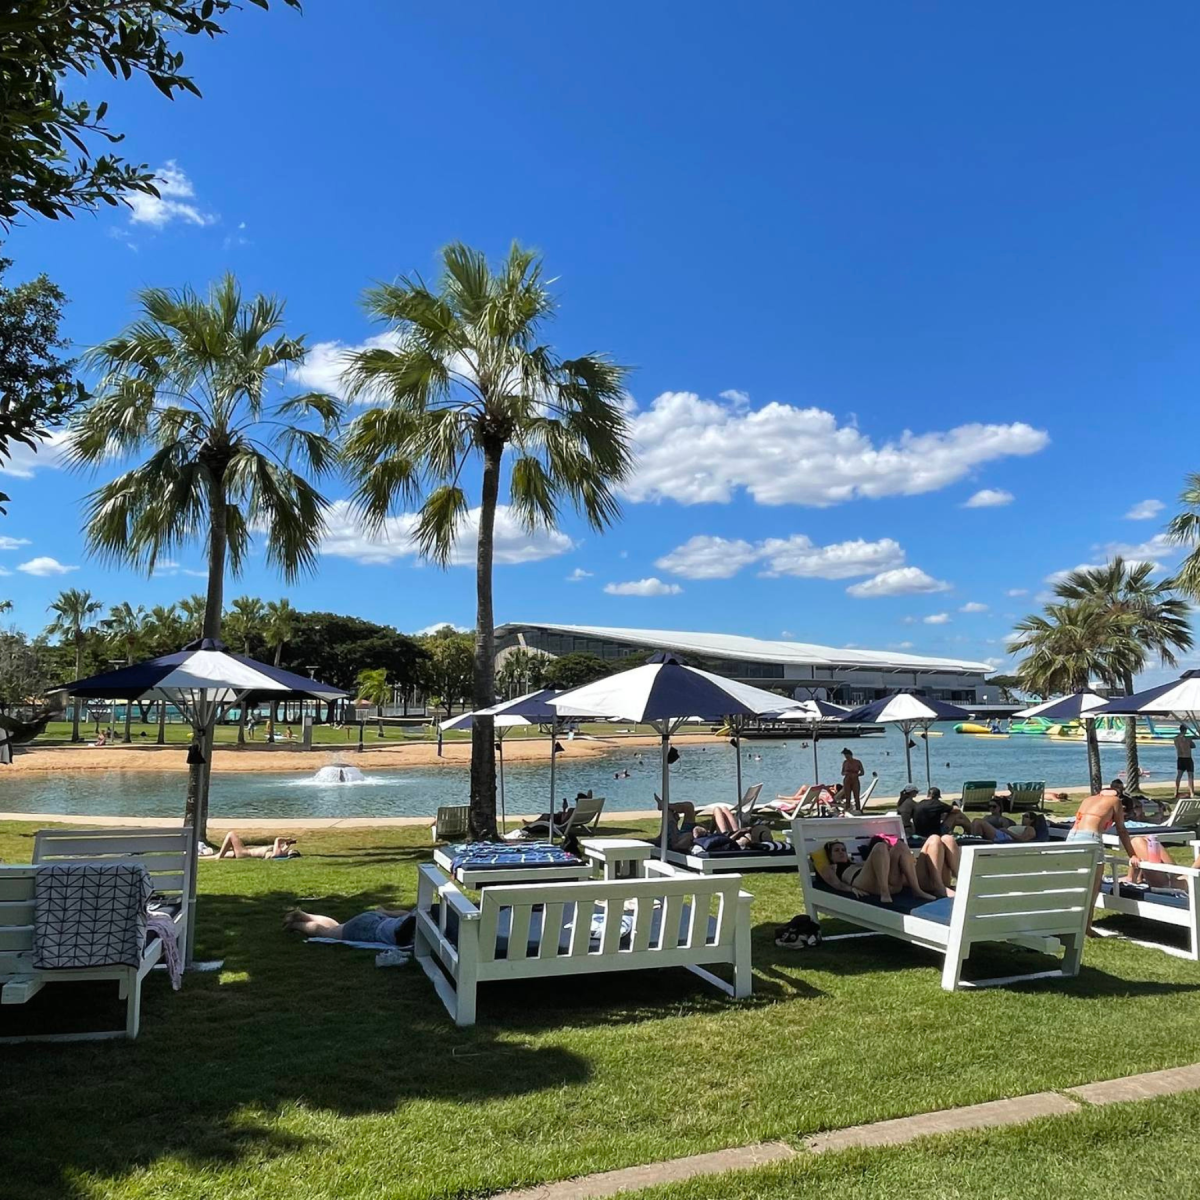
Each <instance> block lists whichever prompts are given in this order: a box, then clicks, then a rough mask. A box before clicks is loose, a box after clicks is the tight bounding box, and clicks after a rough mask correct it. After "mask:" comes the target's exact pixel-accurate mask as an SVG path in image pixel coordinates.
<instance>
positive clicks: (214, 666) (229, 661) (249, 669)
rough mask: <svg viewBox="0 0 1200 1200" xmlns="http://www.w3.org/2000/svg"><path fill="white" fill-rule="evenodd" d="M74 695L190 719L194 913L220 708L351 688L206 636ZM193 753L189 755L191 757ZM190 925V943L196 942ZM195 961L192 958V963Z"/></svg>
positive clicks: (319, 696)
mask: <svg viewBox="0 0 1200 1200" xmlns="http://www.w3.org/2000/svg"><path fill="white" fill-rule="evenodd" d="M64 690H65V691H66V692H67V693H68V694H69V695H72V696H92V697H99V698H101V699H106V700H166V701H168V702H169V703H171V704H174V705H175V706H176V707H177V708H178V709H179V710H180V711H181V712H182V713H183V714H184V715H185V716H186V717H187V718H188V720H189V721H190V722H191V725H192V729H193V731H194V732H195V735H196V740H197V743H198V744H199V747H200V755H201V757H200V759H199V760H198V761H200V762H202V763H203V764H204V765H203V766H202V767H201V768H200V770H201V776H200V778H201V782H200V783H199V785H198V789H197V794H196V806H195V811H194V815H193V819H194V820H195V823H196V824H195V837H193V838H192V848H191V854H192V863H191V880H192V885H191V887H192V894H191V901H192V903H191V906H190V909H189V911H190V913H192V914H193V918H189V919H194V914H195V911H196V905H195V900H196V853H197V850H198V845H197V843H198V841H199V839H200V837H201V836H202V835H203V833H204V830H205V827H206V825H207V823H208V767H209V765H211V759H212V746H211V744H210V738H211V735H212V728H213V725H214V724H215V722H216V720H217V717H218V716H219V714H220V713H221V712H223V711H225V710H226V709H228V708H230V707H231V706H233V705H235V704H247V703H253V702H254V700H255V699H256V698H257V697H267V696H270V697H272V698H274V699H277V700H304V699H315V700H337V699H340V698H341V697H343V696H345V695H346V694H347V693H346V692H344V691H342V689H341V688H335V687H332V686H331V685H330V684H327V683H321V682H320V681H319V680H316V679H308V678H306V677H305V676H303V675H294V674H292V672H290V671H284V670H281V669H280V668H279V667H274V666H269V665H268V664H267V663H260V662H256V661H255V660H254V659H252V658H244V657H242V656H241V655H240V654H230V653H229V651H228V650H226V649H225V645H224V643H223V642H219V641H216V640H215V639H212V638H201V639H199V640H198V641H195V642H191V643H189V644H188V645H186V646H184V648H183V649H182V650H180V651H178V652H177V653H175V654H164V655H162V656H161V657H159V658H151V659H148V660H147V661H146V662H143V663H134V664H133V665H132V666H128V667H121V668H119V669H118V670H116V671H106V672H105V673H104V674H102V675H92V676H90V677H89V678H87V679H77V680H75V682H74V683H69V684H67V686H66V688H65V689H64ZM190 761H191V759H190V758H189V762H190ZM193 932H194V930H193V929H192V928H191V927H189V929H188V938H187V944H188V947H189V951H190V948H191V947H192V946H193V945H194V944H195V941H194V938H193V936H192V935H193ZM189 965H190V964H189Z"/></svg>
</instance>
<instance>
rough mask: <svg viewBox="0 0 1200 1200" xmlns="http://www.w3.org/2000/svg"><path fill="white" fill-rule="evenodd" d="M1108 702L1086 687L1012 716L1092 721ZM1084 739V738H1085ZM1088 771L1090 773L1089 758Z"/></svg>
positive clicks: (1049, 719) (1050, 719)
mask: <svg viewBox="0 0 1200 1200" xmlns="http://www.w3.org/2000/svg"><path fill="white" fill-rule="evenodd" d="M1107 704H1108V700H1107V699H1106V698H1105V697H1104V696H1101V695H1100V694H1099V693H1097V692H1091V691H1088V690H1087V689H1084V690H1082V691H1078V692H1072V693H1071V695H1069V696H1059V698H1058V699H1057V700H1046V701H1044V702H1043V703H1041V704H1035V705H1033V706H1032V707H1031V708H1023V709H1021V710H1020V712H1017V713H1014V714H1013V715H1014V716H1017V717H1021V718H1022V719H1024V718H1026V717H1042V718H1043V719H1044V720H1047V721H1085V722H1090V721H1094V720H1095V719H1096V717H1097V716H1099V715H1100V710H1101V709H1103V708H1104V707H1105V706H1106V705H1107ZM1085 740H1086V739H1085ZM1089 744H1090V743H1089ZM1088 772H1089V774H1090V773H1091V765H1090V759H1089V766H1088Z"/></svg>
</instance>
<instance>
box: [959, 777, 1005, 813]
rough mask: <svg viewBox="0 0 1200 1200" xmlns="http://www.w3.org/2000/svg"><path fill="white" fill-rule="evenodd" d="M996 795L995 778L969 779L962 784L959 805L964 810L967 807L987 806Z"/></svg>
mask: <svg viewBox="0 0 1200 1200" xmlns="http://www.w3.org/2000/svg"><path fill="white" fill-rule="evenodd" d="M995 796H996V780H994V779H969V780H967V782H966V783H964V784H963V785H962V799H961V800H959V802H958V803H959V807H960V808H962V809H963V810H964V811H966V809H968V808H987V806H988V805H989V804H991V802H992V800H993V799H995Z"/></svg>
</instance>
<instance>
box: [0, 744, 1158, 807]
mask: <svg viewBox="0 0 1200 1200" xmlns="http://www.w3.org/2000/svg"><path fill="white" fill-rule="evenodd" d="M941 731H942V734H943V736H941V737H934V738H932V739H930V742H929V749H930V761H931V764H932V776H933V782H934V783H936V784H938V785H939V786H941V787H942V788H944V789H946V790H947V791H957V790H958V789H959V788H960V787H961V785H962V783H963V781H964V780H968V779H995V780H997V781H998V782H999V783H1000V784H1001V786H1003V785H1004V784H1007V783H1009V782H1012V781H1014V780H1018V781H1024V780H1034V779H1041V780H1045V781H1046V783H1047V784H1048V785H1050V786H1052V787H1067V786H1070V785H1072V784H1084V783H1086V782H1087V766H1086V759H1085V751H1084V747H1083V744H1082V743H1081V742H1075V741H1068V742H1063V741H1061V740H1055V739H1051V738H1046V737H1022V736H1014V737H1011V738H1008V739H1007V740H990V739H986V738H973V737H968V736H964V735H962V734H956V733H954V732H953V729H952V728H951V727H950V726H944V727H942V730H941ZM917 743H918V744H917V748H916V749H915V750H914V751H913V780H914V781H915V782H916V783H918V784H920V785H922V786H924V783H925V747H924V744H923V742H921V741H920V739H917ZM843 744H844V745H847V746H849V747H850V748H851V749H853V751H854V752H855V754H856V755H857V756H858V757H859V758H861V759H862V761H863V763H864V764H865V766H866V768H867V779H868V781H869V780H870V778H871V773H872V772H873V771H877V772H878V773H879V787H878V788H877V794H878V795H881V796H894V795H896V793H897V792H899V790H900V788H901V787H902V786H903V785H904V782H905V769H904V742H903V739H902V737H901V735H900V733H899V731H897V730H895V729H888V730H887V732H886V733H885V734H884V735H883V736H878V737H866V738H858V739H853V740H848V741H846V742H845V743H843V742H841V741H838V740H836V739H822V740H821V743H820V763H821V775H822V777H823V779H824V780H826V781H829V780H835V779H837V777H838V762H839V761H840V754H839V751H840V750H841V747H842V745H843ZM566 745H567V751H566V753H565V754H564V755H562V756H560V758H559V763H558V771H557V782H558V787H557V788H556V790H557V792H558V795H559V797H560V798H561V797H563V796H574V795H575V793H576V792H578V791H585V790H587V789H589V788H590V789H592V791H594V792H595V794H596V795H600V796H606V797H607V800H608V803H607V807H608V808H609V809H613V810H618V811H619V810H625V811H630V810H633V809H649V808H653V806H654V797H653V793H654V792H655V791H656V790H658V786H659V778H660V767H659V758H658V752H657V750H656V749H646V748H642V749H640V750H637V749H634V748H631V747H622V746H621V745H620V744H619V743H618V744H617V745H616V746H614V748H613V750H612V751H611V752H610V753H609V754H606V755H605V756H604V757H601V758H587V759H583V758H573V757H572V755H571V751H570V744H569V743H566ZM742 750H743V754H742V778H743V782H744V784H745V785H746V786H749V785H750V784H752V783H759V782H761V783H762V784H763V791H764V792H765V793H766V794H767V795H768V796H774V795H776V794H777V793H780V792H789V793H790V792H793V791H795V789H796V788H797V787H798V786H800V785H801V784H805V783H811V782H812V774H813V770H812V746H811V743H809V744H807V745H805V744H804V739H802V738H800V737H794V738H789V739H787V740H780V741H774V740H763V741H746V742H744V743H743V747H742ZM1140 751H1141V762H1142V766H1143V768H1144V769H1146V770H1148V771H1149V777H1148V778H1147V780H1146V782H1147V783H1148V784H1156V783H1157V784H1162V783H1170V782H1173V781H1174V778H1175V756H1174V750H1173V748H1172V747H1171V746H1170V744H1167V745H1165V746H1142V747H1141V748H1140ZM181 754H182V751H181ZM329 757H330V756H329V755H326V754H322V753H321V752H319V751H317V752H314V753H313V772H312V775H309V776H303V775H297V774H295V773H287V774H278V775H273V774H242V775H238V774H232V773H224V774H222V773H217V774H216V775H214V776H213V781H212V790H211V798H210V807H211V812H212V816H213V817H214V818H215V819H217V820H218V821H219V820H220V819H221V818H222V817H281V818H299V817H349V816H355V817H363V816H372V817H404V816H432V815H433V813H434V811H435V810H436V809H437V807H438V806H439V805H443V804H463V803H465V802H466V796H467V767H466V766H465V764H464V765H461V766H459V765H455V766H437V767H409V768H398V769H392V770H380V769H376V770H371V769H370V765H369V763H370V759H369V756H368V758H367V760H366V763H365V764H364V768H363V769H364V770H365V778H363V779H361V780H357V781H355V782H353V783H351V782H345V783H337V782H332V783H330V782H323V781H321V780H319V779H316V778H314V777H313V776H315V775H316V774H317V772H318V770H319V768H321V767H323V766H326V765H327V764H328V759H329ZM354 758H355V756H354V755H353V754H348V755H345V756H344V757H343V758H342V759H340V760H339V761H346V762H350V763H353V760H354ZM1101 760H1102V762H1103V765H1104V773H1105V778H1106V779H1107V778H1109V777H1111V776H1113V775H1115V774H1117V773H1118V772H1119V771H1121V770H1122V769H1123V767H1124V765H1125V753H1124V748H1123V747H1122V746H1119V745H1106V746H1102V748H1101ZM947 764H948V765H947ZM625 771H628V772H629V778H628V779H626V778H614V775H618V774H623V773H624V772H625ZM326 774H330V773H329V772H326ZM734 779H735V776H734V753H733V750H732V749H731V748H730V747H729V746H728V745H726V744H724V743H717V744H713V745H708V746H704V747H701V746H697V745H687V744H686V743H685V744H684V745H683V746H682V747H681V749H680V758H679V761H678V762H677V763H676V764H675V765H674V766H673V767H672V769H671V796H672V798H673V799H676V800H683V799H687V800H692V801H694V802H695V803H696V804H697V805H700V804H710V803H714V802H724V803H730V804H732V803H733V801H734V791H735V783H734ZM864 786H865V785H864ZM505 795H506V800H507V810H508V812H509V813H512V814H517V813H533V812H542V811H544V810H545V808H546V802H547V798H548V795H549V768H548V766H547V765H544V764H510V765H509V766H507V767H506V770H505ZM183 796H184V776H183V775H182V774H181V773H175V772H165V771H163V772H159V771H154V772H132V771H112V772H97V771H88V772H78V773H64V774H61V775H54V776H50V775H45V776H42V775H16V774H13V773H11V772H5V771H4V769H3V768H0V811H8V812H38V813H55V814H62V815H64V816H84V815H87V814H95V815H97V816H115V815H120V816H154V817H168V816H178V815H179V814H180V813H181V812H182V810H183Z"/></svg>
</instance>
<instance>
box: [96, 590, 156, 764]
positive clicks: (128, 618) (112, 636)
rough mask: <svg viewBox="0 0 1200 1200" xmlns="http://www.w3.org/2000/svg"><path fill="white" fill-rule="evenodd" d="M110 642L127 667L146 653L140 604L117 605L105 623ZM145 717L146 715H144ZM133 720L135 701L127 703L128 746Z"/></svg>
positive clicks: (143, 615)
mask: <svg viewBox="0 0 1200 1200" xmlns="http://www.w3.org/2000/svg"><path fill="white" fill-rule="evenodd" d="M104 628H105V630H106V631H107V633H108V637H109V641H110V643H111V644H112V647H113V649H114V650H115V651H116V652H117V654H116V655H115V656H114V657H120V658H121V659H122V660H123V661H124V662H125V663H126V664H127V665H128V664H130V663H133V662H136V661H137V660H138V659H139V658H141V657H142V656H143V654H144V653H145V647H146V634H147V623H146V610H145V609H144V608H143V607H142V606H141V605H140V604H139V605H138V606H137V608H134V607H133V606H132V605H131V604H130V603H129V601H128V600H124V601H122V602H121V603H120V604H118V605H116V607H114V608H113V610H112V611H111V612H110V613H109V614H108V620H107V621H105V622H104ZM143 716H144V714H143ZM132 719H133V701H132V700H127V701H126V702H125V737H124V741H125V743H126V744H128V743H129V742H130V741H132V738H131V737H130V733H129V726H130V722H131V721H132Z"/></svg>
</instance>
